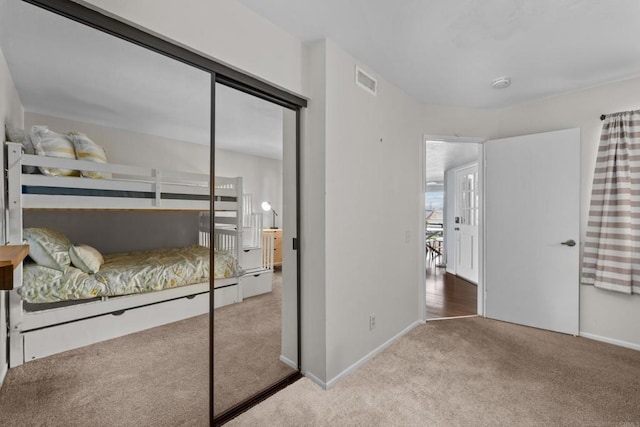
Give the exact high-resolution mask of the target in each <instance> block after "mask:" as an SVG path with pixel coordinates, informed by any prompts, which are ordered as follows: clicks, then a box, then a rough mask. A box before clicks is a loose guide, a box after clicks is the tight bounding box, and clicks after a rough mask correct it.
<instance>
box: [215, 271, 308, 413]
mask: <svg viewBox="0 0 640 427" xmlns="http://www.w3.org/2000/svg"><path fill="white" fill-rule="evenodd" d="M281 310H282V273H281V272H276V273H274V278H273V291H271V292H269V293H267V294H263V295H258V296H255V297H251V298H247V299H246V300H244V301H242V303H241V304H233V305H228V306H225V307H220V308H218V309H217V310H215V317H214V324H215V329H214V340H215V341H214V342H215V343H216V345H215V350H214V355H215V357H214V366H213V369H214V373H215V378H214V380H215V381H214V384H215V386H214V405H213V409H214V414H216V415H217V414H219V413H221V412H223V411H224V410H226V409H229V408H230V407H231V406H233V405H235V404H237V403H240V402H241V401H243V400H245V399H247V398H248V397H251V396H252V395H254V394H255V393H258V392H259V391H262V390H264V389H265V388H267V387H268V386H270V385H272V384H274V383H276V382H277V381H278V380H281V379H283V378H284V377H286V376H287V375H289V374H291V373H294V372H295V370H294V369H293V368H290V367H289V366H288V365H285V364H284V363H282V362H280V346H281V342H282V339H281V336H280V334H281V331H282V325H281V321H282V320H281V319H282V314H281Z"/></svg>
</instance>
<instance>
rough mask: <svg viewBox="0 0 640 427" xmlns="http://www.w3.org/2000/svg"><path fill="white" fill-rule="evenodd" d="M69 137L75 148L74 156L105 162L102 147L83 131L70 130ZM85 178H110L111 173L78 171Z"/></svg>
mask: <svg viewBox="0 0 640 427" xmlns="http://www.w3.org/2000/svg"><path fill="white" fill-rule="evenodd" d="M69 138H71V141H72V142H73V148H74V149H75V150H76V158H77V159H78V160H85V161H87V162H94V163H107V155H106V153H105V151H104V148H103V147H101V146H99V145H98V144H96V143H95V142H93V141H92V140H91V139H89V137H88V136H87V135H85V134H83V133H79V132H70V133H69ZM80 174H81V175H82V176H84V177H85V178H94V179H100V178H106V179H111V174H109V173H102V172H92V171H80Z"/></svg>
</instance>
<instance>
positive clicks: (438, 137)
mask: <svg viewBox="0 0 640 427" xmlns="http://www.w3.org/2000/svg"><path fill="white" fill-rule="evenodd" d="M423 140H424V142H428V141H438V142H468V143H471V144H482V143H483V142H485V141H487V138H481V137H477V136H446V135H426V134H425V135H424V138H423Z"/></svg>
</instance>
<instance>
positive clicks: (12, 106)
mask: <svg viewBox="0 0 640 427" xmlns="http://www.w3.org/2000/svg"><path fill="white" fill-rule="evenodd" d="M23 117H24V111H23V109H22V104H21V103H20V98H19V97H18V93H17V92H16V89H15V86H14V85H13V79H12V78H11V73H10V72H9V67H8V66H7V62H6V61H5V58H4V54H3V53H2V50H0V122H1V125H2V126H1V130H0V132H2V136H1V137H0V140H1V141H2V147H3V149H2V150H0V164H2V165H3V164H4V142H5V134H4V125H5V124H8V125H11V126H14V127H18V128H22V127H23ZM4 208H5V201H4V179H2V180H0V209H1V210H2V212H3V214H2V219H4V217H5V215H4V212H5V210H4ZM1 224H2V227H0V241H1V242H2V245H4V241H5V238H4V220H2V221H1ZM8 299H9V297H8V295H7V292H6V291H0V386H2V382H3V381H4V377H5V374H6V372H7V352H6V349H7V318H6V316H7V301H8Z"/></svg>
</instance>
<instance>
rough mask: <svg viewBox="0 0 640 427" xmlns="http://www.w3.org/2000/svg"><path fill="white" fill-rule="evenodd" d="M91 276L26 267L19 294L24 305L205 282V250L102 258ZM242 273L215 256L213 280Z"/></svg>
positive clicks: (221, 256)
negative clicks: (98, 266) (103, 260)
mask: <svg viewBox="0 0 640 427" xmlns="http://www.w3.org/2000/svg"><path fill="white" fill-rule="evenodd" d="M104 259H105V262H104V264H103V265H102V267H100V271H98V272H97V273H96V274H87V273H84V272H83V271H81V270H79V269H77V268H75V267H73V266H70V267H67V268H65V270H64V271H59V270H53V269H51V268H47V267H43V266H40V265H37V264H25V266H24V273H23V280H22V287H21V288H20V289H19V291H18V292H19V294H20V295H21V296H22V299H23V300H24V301H26V302H28V303H53V302H59V301H69V300H83V299H90V298H96V297H110V296H120V295H131V294H139V293H145V292H154V291H160V290H163V289H170V288H176V287H179V286H186V285H191V284H195V283H203V282H208V281H209V274H210V273H209V270H210V269H209V248H205V247H202V246H190V247H186V248H172V249H160V250H153V251H142V252H131V253H123V254H114V255H106V256H105V257H104ZM241 272H242V270H241V269H240V268H239V267H238V264H237V261H236V260H235V259H234V258H233V257H232V256H231V255H230V254H229V253H227V252H216V254H215V265H214V278H225V277H237V276H238V275H240V274H241Z"/></svg>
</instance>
